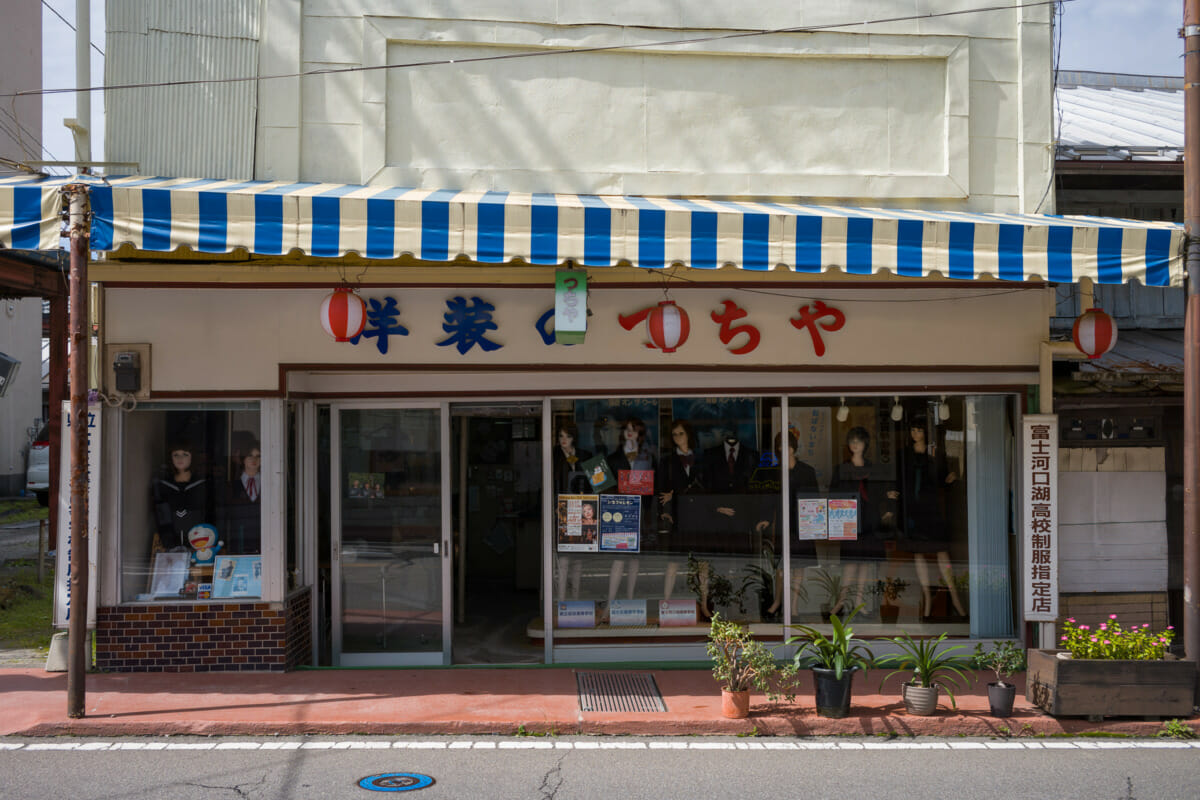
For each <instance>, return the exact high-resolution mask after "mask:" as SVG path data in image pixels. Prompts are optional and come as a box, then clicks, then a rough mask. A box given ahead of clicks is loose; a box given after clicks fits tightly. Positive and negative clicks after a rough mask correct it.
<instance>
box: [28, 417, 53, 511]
mask: <svg viewBox="0 0 1200 800" xmlns="http://www.w3.org/2000/svg"><path fill="white" fill-rule="evenodd" d="M25 491H26V493H28V492H33V493H34V494H35V495H37V501H38V505H41V506H48V505H50V427H49V426H48V425H43V426H42V428H41V430H39V431H38V433H37V437H36V438H35V439H34V440H33V442H32V443H31V444H30V445H29V466H28V467H27V468H26V470H25Z"/></svg>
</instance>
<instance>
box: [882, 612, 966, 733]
mask: <svg viewBox="0 0 1200 800" xmlns="http://www.w3.org/2000/svg"><path fill="white" fill-rule="evenodd" d="M947 636H948V634H946V633H943V634H941V635H940V636H938V637H937V638H935V639H931V638H920V639H914V638H913V637H911V636H909V635H908V634H907V633H905V634H902V635H900V636H896V637H893V638H890V639H887V641H889V642H891V643H892V644H894V645H896V646H897V647H899V648H900V652H899V653H896V654H895V655H890V656H884V657H883V658H881V659H879V665H880V666H884V667H896V669H894V670H892V671H891V672H889V673H888V674H887V675H885V676H884V678H883V681H880V686H882V685H883V683H884V682H886V681H887V679H888V678H890V677H892V676H893V675H896V674H898V673H901V672H911V673H912V677H911V679H910V680H908V681H906V682H905V683H903V684H902V685H901V690H900V696H901V697H902V698H903V699H904V708H905V710H906V711H907V712H908V713H909V714H913V715H914V716H920V717H927V716H929V715H931V714H933V713H934V712H935V711H936V710H937V704H938V692H939V690H941V689H944V690H945V691H946V694H947V695H949V697H950V704H951V705H952V706H954V708H955V709H957V708H958V703H957V702H956V701H955V699H954V690H953V689H952V688H951V687H957V688H958V689H960V690H961V689H962V688H963V682H964V681H966V680H967V675H966V673H965V672H963V670H964V669H966V668H967V666H968V665H967V662H966V661H965V659H963V658H962V656H959V655H956V654H955V651H958V650H963V649H965V648H966V645H961V644H956V645H951V646H949V647H943V646H942V645H943V643H944V642H945V641H946V637H947Z"/></svg>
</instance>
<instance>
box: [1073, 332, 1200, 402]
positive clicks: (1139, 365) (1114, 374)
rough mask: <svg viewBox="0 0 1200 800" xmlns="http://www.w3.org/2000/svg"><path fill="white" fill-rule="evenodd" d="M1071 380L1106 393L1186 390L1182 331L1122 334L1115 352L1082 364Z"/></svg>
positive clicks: (1109, 352)
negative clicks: (1089, 385) (1184, 385)
mask: <svg viewBox="0 0 1200 800" xmlns="http://www.w3.org/2000/svg"><path fill="white" fill-rule="evenodd" d="M1071 378H1072V379H1073V380H1075V381H1079V382H1081V383H1086V384H1091V385H1092V386H1094V387H1096V388H1099V389H1101V390H1102V391H1110V392H1130V391H1155V390H1158V391H1167V392H1178V391H1182V390H1183V331H1182V330H1160V331H1143V330H1122V331H1120V332H1119V333H1118V335H1117V343H1116V344H1115V345H1114V346H1113V349H1112V350H1110V351H1108V352H1107V353H1105V354H1104V355H1102V356H1101V357H1100V358H1097V359H1096V360H1094V361H1081V362H1079V364H1078V367H1077V368H1076V369H1075V370H1074V371H1073V372H1072V374H1071Z"/></svg>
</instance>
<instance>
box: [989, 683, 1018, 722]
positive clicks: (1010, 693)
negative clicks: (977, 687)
mask: <svg viewBox="0 0 1200 800" xmlns="http://www.w3.org/2000/svg"><path fill="white" fill-rule="evenodd" d="M1016 697H1017V687H1016V684H1012V683H1009V684H1005V685H1003V686H1001V685H1000V684H998V683H989V684H988V704H989V705H990V706H991V707H992V716H993V717H1011V716H1012V713H1013V701H1014V700H1015V699H1016Z"/></svg>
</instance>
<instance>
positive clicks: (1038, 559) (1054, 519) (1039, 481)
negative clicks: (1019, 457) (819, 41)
mask: <svg viewBox="0 0 1200 800" xmlns="http://www.w3.org/2000/svg"><path fill="white" fill-rule="evenodd" d="M1022 433H1023V436H1022V441H1023V444H1024V448H1023V452H1024V460H1023V462H1022V465H1021V492H1022V493H1023V503H1022V507H1023V509H1024V511H1023V513H1022V517H1021V518H1022V521H1023V523H1024V525H1023V526H1022V528H1023V530H1024V545H1023V547H1022V548H1021V552H1022V566H1023V571H1024V575H1023V580H1022V584H1023V585H1024V587H1025V592H1024V611H1025V620H1026V621H1027V622H1054V621H1055V620H1056V619H1058V416H1057V415H1055V414H1031V415H1027V416H1026V417H1025V418H1024V420H1023V421H1022Z"/></svg>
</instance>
